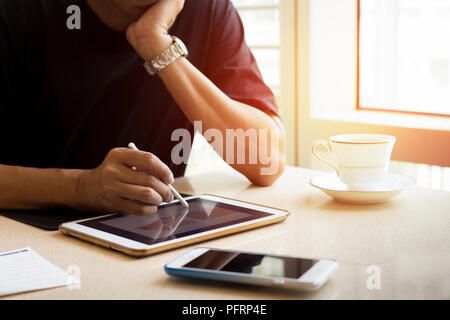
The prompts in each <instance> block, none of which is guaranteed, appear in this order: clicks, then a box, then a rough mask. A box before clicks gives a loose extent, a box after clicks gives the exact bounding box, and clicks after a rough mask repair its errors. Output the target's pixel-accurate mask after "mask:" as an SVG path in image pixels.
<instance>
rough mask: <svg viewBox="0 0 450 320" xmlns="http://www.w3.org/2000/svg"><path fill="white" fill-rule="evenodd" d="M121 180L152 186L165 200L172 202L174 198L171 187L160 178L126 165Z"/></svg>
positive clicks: (127, 182)
mask: <svg viewBox="0 0 450 320" xmlns="http://www.w3.org/2000/svg"><path fill="white" fill-rule="evenodd" d="M119 180H120V181H121V182H123V183H126V184H130V185H136V186H140V187H147V188H151V189H153V190H154V191H156V192H157V193H158V194H159V195H160V196H161V197H162V199H164V201H165V202H171V201H172V200H173V195H172V191H171V190H170V188H169V187H168V186H167V185H166V184H165V183H163V182H162V181H161V180H159V178H157V177H155V176H153V175H151V174H148V173H146V172H139V171H135V170H131V169H130V168H128V167H126V166H124V167H123V170H121V172H120V174H119Z"/></svg>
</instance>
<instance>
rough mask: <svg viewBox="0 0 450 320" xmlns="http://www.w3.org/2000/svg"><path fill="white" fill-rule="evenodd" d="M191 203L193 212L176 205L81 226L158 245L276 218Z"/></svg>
mask: <svg viewBox="0 0 450 320" xmlns="http://www.w3.org/2000/svg"><path fill="white" fill-rule="evenodd" d="M187 202H188V203H189V209H187V208H185V207H183V205H181V204H180V203H179V202H175V203H172V204H168V205H164V206H161V207H160V208H159V209H158V213H156V214H152V215H146V216H133V215H129V214H122V213H121V214H114V215H111V216H107V217H103V218H98V219H92V220H87V221H83V222H79V224H81V225H84V226H88V227H91V228H94V229H98V230H101V231H105V232H108V233H112V234H115V235H117V236H120V237H123V238H127V239H131V240H134V241H138V242H142V243H145V244H156V243H160V242H164V241H168V240H173V239H178V238H182V237H186V236H190V235H193V234H197V233H201V232H205V231H210V230H214V229H218V228H222V227H227V226H230V225H234V224H237V223H242V222H247V221H251V220H256V219H260V218H264V217H267V216H271V215H272V214H270V213H267V212H263V211H258V210H254V209H249V208H243V207H239V206H235V205H232V204H227V203H220V202H215V201H211V200H206V199H199V198H194V199H190V200H187Z"/></svg>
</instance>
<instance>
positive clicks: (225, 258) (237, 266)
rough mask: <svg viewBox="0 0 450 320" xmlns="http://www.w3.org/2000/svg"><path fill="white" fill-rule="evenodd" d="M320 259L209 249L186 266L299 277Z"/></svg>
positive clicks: (261, 274)
mask: <svg viewBox="0 0 450 320" xmlns="http://www.w3.org/2000/svg"><path fill="white" fill-rule="evenodd" d="M318 261H319V260H314V259H305V258H291V257H278V256H270V255H261V254H252V253H239V252H230V251H219V250H208V251H207V252H205V253H204V254H202V255H201V256H199V257H197V258H195V259H194V260H192V261H190V262H188V263H187V264H185V265H184V267H187V268H194V269H206V270H215V271H229V272H238V273H246V274H252V275H260V276H272V277H285V278H293V279H298V278H299V277H300V276H302V275H303V274H304V273H305V272H306V271H308V270H309V269H310V268H311V267H312V266H313V265H314V264H316V263H317V262H318Z"/></svg>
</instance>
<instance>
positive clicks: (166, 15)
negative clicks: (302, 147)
mask: <svg viewBox="0 0 450 320" xmlns="http://www.w3.org/2000/svg"><path fill="white" fill-rule="evenodd" d="M183 4H184V1H182V0H159V1H158V2H157V3H156V4H154V5H153V6H152V7H150V8H149V9H148V10H147V12H146V13H145V14H144V15H143V16H142V17H141V19H140V20H139V21H137V22H135V23H132V24H131V25H130V26H129V27H128V30H127V38H128V41H129V42H130V43H131V44H132V45H133V47H134V48H135V49H136V51H137V52H138V53H139V54H140V56H141V57H142V58H143V59H144V60H146V61H150V60H152V59H153V58H154V57H155V56H157V55H159V54H160V53H161V52H163V51H164V50H165V49H166V48H168V47H169V46H170V45H171V42H172V39H171V38H170V36H169V35H168V31H167V30H168V29H169V28H170V26H171V25H172V23H173V22H174V21H175V18H176V16H177V15H178V13H179V12H180V11H181V9H182V7H183ZM159 76H160V77H161V79H162V81H163V82H164V83H165V85H166V87H167V88H168V90H169V92H170V93H171V95H172V96H173V98H174V99H175V101H176V102H177V104H178V105H179V106H180V108H181V109H182V110H183V112H184V113H185V114H186V116H187V118H188V119H189V120H190V121H191V122H194V121H197V120H201V121H202V125H203V128H204V129H205V130H208V129H211V128H214V129H218V130H219V131H220V132H221V133H222V136H223V137H224V146H226V145H227V141H226V136H227V135H226V130H227V129H234V130H236V129H242V130H243V131H247V130H248V129H256V133H257V134H258V142H259V141H260V139H261V136H260V134H259V133H260V129H265V130H266V132H267V133H268V135H267V139H266V141H267V143H266V144H262V143H258V144H257V155H260V154H264V155H267V158H268V159H270V163H269V164H267V163H263V162H262V161H261V160H262V159H261V158H260V157H259V156H257V159H258V161H257V163H256V164H251V163H248V162H246V163H244V164H238V163H236V161H235V159H233V160H232V163H230V165H231V166H232V167H233V168H235V169H236V170H238V171H239V172H241V173H242V174H244V175H245V176H246V177H247V178H248V179H249V180H250V181H251V182H253V183H255V184H258V185H270V184H272V183H273V182H274V181H275V180H276V179H277V178H278V177H279V176H280V175H281V173H282V172H283V170H284V167H285V163H286V155H285V133H284V128H283V125H282V123H281V121H280V119H279V118H278V117H276V116H270V115H268V114H266V113H265V112H263V111H261V110H259V109H257V108H254V107H252V106H249V105H246V104H244V103H241V102H238V101H234V100H232V99H231V98H229V97H228V96H227V95H226V94H225V93H223V92H222V91H221V90H220V89H219V88H218V87H217V86H216V85H214V83H212V82H211V81H210V80H209V79H208V78H207V77H206V76H204V75H203V74H202V73H201V72H200V71H199V70H198V69H197V68H196V67H195V66H193V65H192V64H191V63H190V62H189V61H188V60H187V59H186V58H180V59H178V60H177V61H175V62H173V63H171V64H170V65H169V66H168V67H166V68H165V69H164V70H162V71H161V72H160V73H159ZM230 81H233V80H232V79H230ZM271 134H272V135H274V137H273V138H274V139H273V140H272V139H271V138H270V135H271ZM233 139H234V138H233ZM271 141H276V142H277V143H275V144H273V145H272V144H271V143H270V142H271ZM236 147H237V146H236ZM261 148H262V149H264V150H261ZM230 151H231V150H227V148H224V152H223V154H222V157H223V158H224V160H226V161H227V160H228V159H230V157H227V152H230ZM236 151H237V152H245V153H246V154H245V159H249V156H250V155H249V153H250V152H251V151H252V148H249V144H248V143H247V144H246V148H245V150H236V148H234V150H232V152H233V153H234V155H235V157H234V158H236ZM228 162H229V161H228ZM263 167H271V168H276V169H277V170H275V171H274V172H270V173H269V174H261V169H262V168H263Z"/></svg>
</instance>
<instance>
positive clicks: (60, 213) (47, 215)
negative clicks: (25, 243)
mask: <svg viewBox="0 0 450 320" xmlns="http://www.w3.org/2000/svg"><path fill="white" fill-rule="evenodd" d="M181 196H182V197H183V198H184V197H187V196H189V195H188V194H181ZM0 214H1V215H3V216H5V217H8V218H11V219H14V220H17V221H20V222H23V223H26V224H30V225H32V226H35V227H39V228H42V229H46V230H58V226H59V225H60V224H61V223H64V222H69V221H74V220H79V219H85V218H91V217H95V216H101V215H102V214H98V213H93V212H82V211H77V210H73V209H46V210H33V211H29V210H26V211H24V210H4V209H1V210H0Z"/></svg>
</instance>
